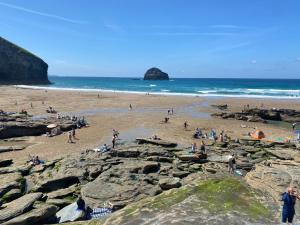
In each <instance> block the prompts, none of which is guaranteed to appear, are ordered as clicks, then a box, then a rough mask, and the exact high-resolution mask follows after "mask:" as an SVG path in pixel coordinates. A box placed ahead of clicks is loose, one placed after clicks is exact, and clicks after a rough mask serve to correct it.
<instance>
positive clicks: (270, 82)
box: [19, 75, 300, 99]
mask: <svg viewBox="0 0 300 225" xmlns="http://www.w3.org/2000/svg"><path fill="white" fill-rule="evenodd" d="M49 80H50V81H51V84H50V85H41V86H31V85H19V87H22V88H33V89H41V88H42V89H50V90H51V89H52V90H71V91H74V90H77V91H91V92H118V93H134V94H147V93H149V94H155V95H182V96H196V97H197V96H198V97H202V96H203V97H209V96H211V97H240V98H241V97H242V98H275V99H300V89H299V87H300V79H270V78H265V79H263V78H170V80H143V78H141V77H86V76H84V77H83V76H82V77H80V76H53V75H50V76H49ZM283 81H284V82H283Z"/></svg>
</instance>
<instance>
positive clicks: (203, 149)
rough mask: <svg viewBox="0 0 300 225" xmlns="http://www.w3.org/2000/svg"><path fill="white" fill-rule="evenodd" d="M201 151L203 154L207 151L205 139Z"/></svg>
mask: <svg viewBox="0 0 300 225" xmlns="http://www.w3.org/2000/svg"><path fill="white" fill-rule="evenodd" d="M200 151H201V153H202V154H205V153H206V147H205V143H204V141H201V145H200Z"/></svg>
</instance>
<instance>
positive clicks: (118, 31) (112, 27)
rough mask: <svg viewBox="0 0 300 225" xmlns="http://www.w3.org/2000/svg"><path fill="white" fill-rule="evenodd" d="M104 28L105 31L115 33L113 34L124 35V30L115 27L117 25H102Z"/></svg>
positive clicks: (117, 26)
mask: <svg viewBox="0 0 300 225" xmlns="http://www.w3.org/2000/svg"><path fill="white" fill-rule="evenodd" d="M104 26H105V27H106V28H107V29H109V30H111V31H113V32H115V33H119V34H124V33H126V32H125V30H124V29H123V28H122V27H121V26H119V25H117V24H113V23H104Z"/></svg>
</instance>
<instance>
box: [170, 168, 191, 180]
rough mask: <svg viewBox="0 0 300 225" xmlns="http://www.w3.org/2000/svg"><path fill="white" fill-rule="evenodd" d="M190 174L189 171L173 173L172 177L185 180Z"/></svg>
mask: <svg viewBox="0 0 300 225" xmlns="http://www.w3.org/2000/svg"><path fill="white" fill-rule="evenodd" d="M189 174H190V172H188V171H180V170H178V171H173V173H172V175H173V177H179V178H184V177H187V176H188V175H189Z"/></svg>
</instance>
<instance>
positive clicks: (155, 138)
mask: <svg viewBox="0 0 300 225" xmlns="http://www.w3.org/2000/svg"><path fill="white" fill-rule="evenodd" d="M151 139H152V140H160V138H159V137H158V136H157V135H156V134H154V135H153V136H152V137H151Z"/></svg>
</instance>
